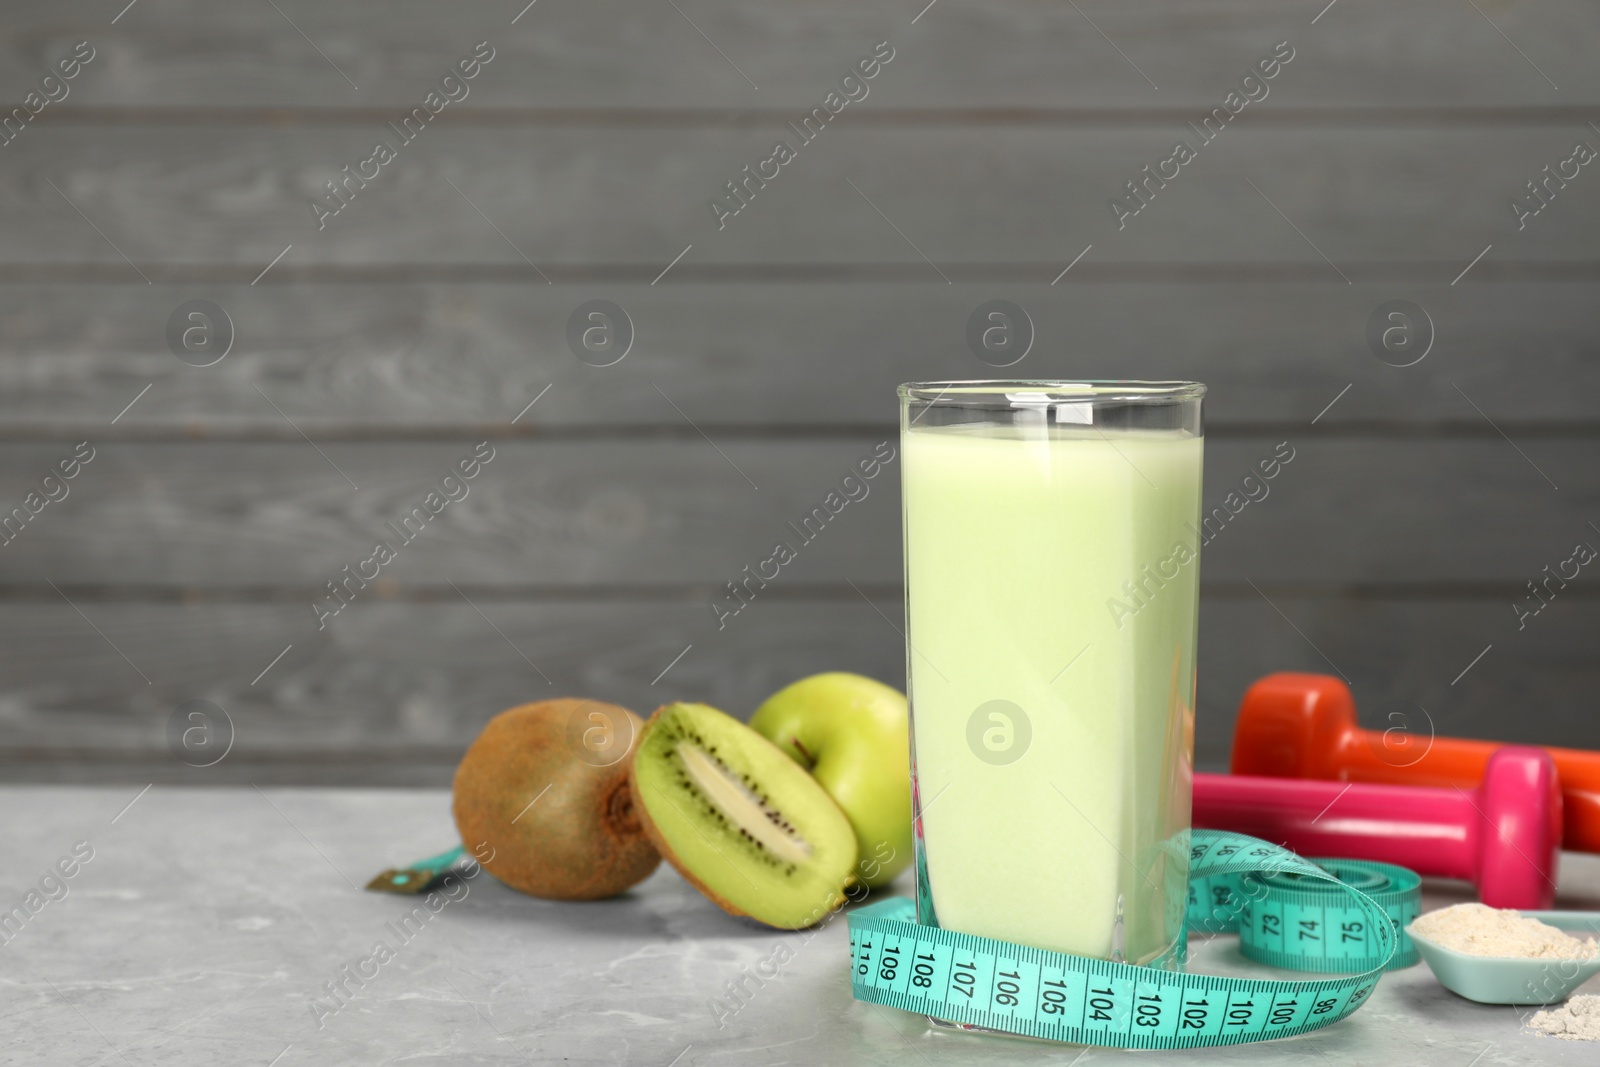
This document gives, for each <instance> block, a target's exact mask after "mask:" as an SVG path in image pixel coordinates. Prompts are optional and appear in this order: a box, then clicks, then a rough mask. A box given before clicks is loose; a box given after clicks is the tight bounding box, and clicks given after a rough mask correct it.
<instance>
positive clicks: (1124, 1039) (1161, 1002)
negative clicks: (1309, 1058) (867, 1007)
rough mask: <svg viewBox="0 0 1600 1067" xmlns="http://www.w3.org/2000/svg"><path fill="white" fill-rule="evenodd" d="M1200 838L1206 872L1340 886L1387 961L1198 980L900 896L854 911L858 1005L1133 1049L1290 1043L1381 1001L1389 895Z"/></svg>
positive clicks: (1274, 852) (1304, 864) (1231, 843)
mask: <svg viewBox="0 0 1600 1067" xmlns="http://www.w3.org/2000/svg"><path fill="white" fill-rule="evenodd" d="M1192 844H1193V846H1194V851H1193V856H1194V862H1193V864H1192V867H1191V870H1192V876H1193V877H1194V878H1195V879H1204V878H1215V877H1218V876H1224V875H1234V874H1244V873H1249V872H1255V873H1267V874H1270V875H1275V876H1280V877H1281V876H1283V875H1293V876H1294V880H1295V882H1296V883H1297V884H1298V885H1299V886H1304V887H1308V888H1309V884H1310V883H1318V888H1319V889H1320V888H1321V883H1327V884H1328V886H1329V888H1330V889H1331V888H1336V889H1337V890H1338V891H1339V892H1341V893H1343V894H1345V895H1346V896H1347V897H1348V900H1347V901H1346V903H1347V904H1348V905H1349V907H1350V909H1351V910H1352V911H1353V912H1355V913H1357V914H1359V915H1360V916H1361V918H1362V921H1363V923H1364V925H1365V927H1366V929H1367V930H1369V931H1372V936H1373V937H1374V939H1375V940H1376V942H1377V944H1376V945H1375V946H1374V947H1376V948H1378V950H1379V951H1378V953H1377V955H1376V957H1375V958H1366V959H1360V960H1355V959H1352V960H1349V961H1347V964H1346V965H1347V966H1349V969H1351V970H1355V969H1356V968H1360V970H1361V973H1359V974H1345V975H1341V976H1338V977H1329V978H1323V979H1287V980H1275V979H1243V978H1225V977H1221V976H1216V975H1205V974H1189V973H1184V972H1180V971H1167V970H1160V969H1157V968H1153V967H1141V966H1135V965H1132V964H1124V963H1115V962H1112V961H1109V960H1100V959H1091V958H1088V957H1083V956H1072V955H1068V954H1066V953H1061V952H1051V951H1048V950H1045V949H1038V948H1033V947H1030V946H1025V945H1015V944H1011V943H1009V942H1004V941H996V940H993V939H991V938H984V937H975V936H973V935H971V934H963V933H959V932H956V931H952V930H943V929H939V928H937V927H932V926H923V925H920V924H918V923H917V922H916V914H915V909H914V907H913V905H912V903H911V901H909V900H906V899H904V898H897V899H893V900H886V901H883V902H881V903H878V904H873V905H871V906H869V907H866V908H861V909H858V910H857V911H855V912H852V913H851V914H850V916H849V923H850V957H851V976H850V977H851V987H852V990H853V992H854V994H855V996H856V998H857V999H859V1000H864V1001H869V1002H871V1003H874V1004H884V1005H888V1006H891V1007H895V1008H900V1009H903V1010H905V1011H912V1012H918V1013H921V1014H925V1015H928V1016H932V1017H933V1018H936V1019H940V1020H944V1021H948V1022H951V1023H955V1024H958V1025H961V1026H966V1027H974V1028H981V1029H989V1030H995V1031H1000V1032H1003V1033H1009V1034H1019V1035H1023V1036H1028V1037H1039V1038H1046V1039H1052V1040H1058V1041H1069V1042H1076V1043H1080V1044H1087V1045H1102V1046H1112V1047H1120V1048H1195V1047H1201V1046H1206V1045H1228V1044H1239V1043H1243V1042H1248V1041H1262V1040H1269V1039H1272V1038H1277V1037H1288V1036H1291V1035H1294V1034H1299V1033H1305V1032H1306V1031H1309V1030H1315V1029H1317V1028H1319V1027H1322V1026H1326V1025H1328V1024H1329V1023H1332V1022H1336V1021H1338V1020H1340V1019H1343V1018H1345V1017H1346V1016H1348V1015H1349V1014H1350V1013H1351V1012H1353V1011H1355V1010H1356V1008H1358V1007H1360V1005H1361V1004H1362V1003H1363V1002H1364V1001H1365V1000H1366V999H1367V997H1368V996H1370V995H1371V993H1372V991H1373V989H1375V988H1376V987H1377V984H1378V979H1379V978H1380V977H1381V976H1382V974H1383V970H1384V967H1385V966H1386V965H1387V964H1388V963H1389V962H1390V960H1391V959H1392V958H1393V956H1394V954H1395V950H1396V948H1397V945H1398V942H1399V935H1398V934H1397V932H1396V931H1395V929H1394V926H1393V923H1392V921H1391V918H1390V916H1389V915H1387V914H1385V911H1384V908H1383V907H1382V906H1381V905H1380V904H1379V903H1377V902H1376V901H1374V900H1372V899H1371V898H1369V897H1368V896H1366V895H1365V894H1364V893H1362V892H1361V890H1359V889H1356V888H1354V887H1353V886H1351V885H1350V884H1349V883H1347V882H1341V881H1339V879H1338V878H1337V877H1335V876H1334V875H1333V874H1330V873H1328V872H1327V871H1324V870H1322V869H1321V868H1319V867H1317V866H1316V865H1314V864H1312V863H1310V862H1309V861H1307V860H1303V859H1301V858H1300V857H1298V856H1296V855H1294V854H1293V853H1292V852H1288V851H1286V850H1284V849H1281V848H1278V847H1276V846H1274V845H1270V844H1268V843H1266V842H1263V841H1257V840H1256V839H1254V838H1250V837H1245V836H1243V835H1240V834H1231V833H1223V832H1220V831H1209V830H1196V831H1194V832H1193V837H1192ZM1274 880H1275V881H1276V880H1278V879H1274ZM1252 903H1258V902H1252Z"/></svg>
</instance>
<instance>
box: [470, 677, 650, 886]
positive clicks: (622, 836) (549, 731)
mask: <svg viewBox="0 0 1600 1067" xmlns="http://www.w3.org/2000/svg"><path fill="white" fill-rule="evenodd" d="M596 714H598V715H600V716H602V717H603V719H604V720H605V721H608V722H609V723H610V724H611V726H612V727H613V732H614V734H615V737H614V740H613V742H612V744H613V745H614V746H615V749H616V750H615V752H609V751H608V752H604V753H602V754H600V755H595V754H593V753H589V754H585V753H584V752H583V750H582V748H581V743H580V739H581V738H582V737H584V736H585V734H584V729H585V725H584V724H585V723H587V722H588V721H589V720H590V719H591V717H592V716H593V715H596ZM597 721H598V720H597ZM642 726H643V723H642V721H641V720H640V719H639V717H638V716H637V715H635V714H634V713H633V712H631V711H628V710H627V709H626V708H621V707H618V706H616V705H614V704H603V703H600V702H599V701H593V700H579V699H573V698H563V699H557V700H545V701H540V702H538V703H536V704H523V705H520V706H518V707H514V708H511V709H509V710H507V711H503V712H501V713H500V714H499V715H496V716H495V717H494V718H493V719H491V720H489V723H488V725H486V726H485V727H484V728H483V732H482V733H481V734H479V735H478V738H477V740H475V741H473V743H472V745H471V746H470V747H469V748H468V749H467V753H466V755H465V756H463V757H462V760H461V764H460V765H459V766H458V767H457V768H456V776H455V785H454V804H453V809H454V814H455V821H456V829H457V831H459V833H460V834H461V840H462V843H463V844H465V845H466V846H467V849H468V851H469V852H471V853H473V854H474V855H475V856H478V857H479V859H480V861H481V862H482V863H483V866H484V867H485V868H487V869H488V871H489V873H490V874H492V875H494V876H495V877H496V878H498V879H499V880H500V881H502V882H504V883H505V884H506V885H509V886H511V887H512V888H513V889H517V890H521V891H522V892H524V893H527V894H529V895H530V896H535V897H543V898H545V899H548V900H602V899H604V898H606V897H613V896H616V895H617V894H618V893H621V892H623V891H624V890H626V889H628V888H630V887H631V886H634V885H637V884H638V883H639V882H641V881H643V880H644V879H645V878H647V877H649V875H650V873H651V872H652V871H654V870H655V869H656V866H657V865H658V864H659V863H660V862H661V856H660V854H659V853H658V852H657V851H656V849H655V846H654V845H653V844H652V843H651V841H650V838H649V837H648V836H647V835H646V832H645V828H644V821H643V820H642V819H640V817H639V811H638V808H637V807H636V805H635V802H634V797H633V793H632V790H631V788H630V786H629V781H630V779H631V778H632V777H633V774H632V770H633V754H634V751H635V750H636V749H637V748H638V744H639V736H640V733H641V731H642ZM624 743H626V746H627V747H626V749H623V748H622V745H623V744H624ZM546 786H549V789H548V790H547V791H544V790H545V787H546ZM541 791H544V792H543V795H542V796H541V795H540V793H541ZM535 797H538V801H537V802H536V803H534V804H533V805H532V806H531V807H530V806H529V802H530V801H532V800H534V798H535Z"/></svg>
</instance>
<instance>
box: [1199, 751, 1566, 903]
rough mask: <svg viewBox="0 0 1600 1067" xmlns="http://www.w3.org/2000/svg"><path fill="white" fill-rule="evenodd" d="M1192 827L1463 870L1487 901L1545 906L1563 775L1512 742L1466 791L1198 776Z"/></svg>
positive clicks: (1426, 870)
mask: <svg viewBox="0 0 1600 1067" xmlns="http://www.w3.org/2000/svg"><path fill="white" fill-rule="evenodd" d="M1194 825H1195V826H1198V827H1204V828H1207V829H1213V830H1233V831H1236V832H1238V833H1242V834H1250V835H1251V836H1252V837H1260V838H1264V839H1265V840H1267V841H1271V842H1273V843H1275V844H1281V845H1284V846H1286V847H1288V848H1291V849H1294V850H1295V851H1296V852H1299V853H1300V854H1301V855H1306V856H1339V857H1344V858H1348V859H1363V860H1377V861H1379V862H1383V863H1394V864H1398V865H1400V866H1402V867H1409V868H1411V869H1412V870H1414V871H1416V872H1417V873H1418V874H1423V875H1432V876H1436V877H1441V878H1462V879H1465V880H1466V881H1469V882H1471V883H1472V884H1473V885H1475V886H1477V887H1478V897H1479V899H1480V900H1482V901H1483V902H1484V903H1485V904H1487V905H1489V906H1490V907H1493V908H1536V909H1537V908H1548V907H1550V905H1551V903H1552V902H1553V900H1554V898H1555V891H1556V886H1555V881H1556V860H1557V857H1558V855H1559V852H1560V848H1561V783H1560V781H1559V780H1558V779H1557V777H1556V768H1555V764H1554V763H1553V762H1552V761H1551V759H1550V757H1549V755H1548V754H1546V753H1545V751H1544V750H1543V749H1538V748H1524V747H1520V746H1509V745H1508V746H1506V747H1503V748H1500V749H1497V750H1496V751H1495V753H1494V755H1492V756H1491V757H1489V764H1488V767H1487V769H1486V771H1485V773H1484V776H1483V781H1482V783H1481V784H1479V785H1478V787H1477V788H1475V789H1472V790H1470V791H1468V790H1462V789H1428V788H1422V787H1418V786H1404V785H1370V784H1367V783H1364V782H1317V781H1305V780H1301V779H1292V778H1255V777H1247V776H1244V775H1233V774H1196V775H1195V776H1194Z"/></svg>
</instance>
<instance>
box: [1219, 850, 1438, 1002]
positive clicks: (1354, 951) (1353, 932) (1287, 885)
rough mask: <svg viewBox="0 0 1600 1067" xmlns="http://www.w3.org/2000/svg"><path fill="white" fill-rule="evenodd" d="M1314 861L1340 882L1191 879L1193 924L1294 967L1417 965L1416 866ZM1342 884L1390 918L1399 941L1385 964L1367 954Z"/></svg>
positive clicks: (1249, 952) (1248, 954) (1261, 957)
mask: <svg viewBox="0 0 1600 1067" xmlns="http://www.w3.org/2000/svg"><path fill="white" fill-rule="evenodd" d="M1310 862H1311V863H1314V864H1316V865H1317V866H1318V867H1320V868H1322V869H1323V870H1324V871H1326V872H1328V874H1331V875H1333V877H1334V878H1336V879H1338V886H1337V887H1336V886H1335V884H1334V883H1332V882H1329V881H1328V880H1327V879H1325V878H1307V877H1306V876H1304V875H1302V874H1296V873H1293V872H1283V873H1278V874H1274V873H1267V874H1224V875H1214V876H1212V877H1200V878H1192V879H1190V881H1189V908H1188V922H1189V929H1190V930H1199V931H1202V932H1204V933H1212V934H1223V933H1237V934H1238V935H1239V952H1240V953H1241V954H1242V955H1244V957H1245V958H1246V959H1251V960H1255V961H1256V962H1258V963H1265V964H1268V965H1270V966H1273V967H1282V968H1284V969H1286V970H1291V971H1337V972H1340V973H1344V974H1349V973H1351V972H1355V971H1365V970H1370V969H1371V968H1373V967H1377V966H1384V967H1385V969H1386V970H1391V971H1398V970H1401V969H1402V968H1405V967H1413V966H1415V965H1416V963H1417V959H1418V956H1417V947H1416V945H1414V944H1412V942H1411V937H1410V935H1408V934H1407V933H1406V927H1407V926H1408V925H1410V923H1411V920H1413V919H1415V918H1416V917H1417V916H1418V915H1420V914H1421V913H1422V879H1421V878H1419V877H1418V876H1417V875H1416V873H1415V872H1414V871H1408V870H1406V868H1404V867H1396V866H1395V865H1394V864H1392V863H1374V862H1372V861H1369V860H1345V859H1312V860H1310ZM1343 886H1348V887H1350V888H1353V889H1357V890H1359V891H1360V892H1362V893H1364V894H1365V895H1366V896H1367V897H1368V898H1370V899H1371V900H1372V901H1373V902H1374V903H1375V904H1377V905H1378V906H1379V907H1381V908H1383V910H1384V913H1385V914H1386V915H1387V916H1388V917H1389V925H1390V926H1391V927H1393V929H1394V931H1395V936H1396V938H1397V944H1396V947H1395V952H1394V956H1393V957H1392V958H1391V959H1390V960H1389V962H1388V963H1387V964H1386V965H1385V964H1383V963H1382V962H1381V961H1380V960H1379V959H1378V958H1377V957H1376V956H1374V955H1372V954H1371V953H1370V952H1369V947H1370V942H1369V941H1368V939H1367V938H1366V936H1365V933H1366V930H1365V919H1364V918H1363V916H1362V915H1361V912H1360V909H1358V908H1357V907H1355V906H1354V905H1353V904H1352V903H1351V902H1350V900H1349V899H1348V898H1347V896H1346V894H1345V893H1344V892H1342V891H1341V888H1339V887H1343Z"/></svg>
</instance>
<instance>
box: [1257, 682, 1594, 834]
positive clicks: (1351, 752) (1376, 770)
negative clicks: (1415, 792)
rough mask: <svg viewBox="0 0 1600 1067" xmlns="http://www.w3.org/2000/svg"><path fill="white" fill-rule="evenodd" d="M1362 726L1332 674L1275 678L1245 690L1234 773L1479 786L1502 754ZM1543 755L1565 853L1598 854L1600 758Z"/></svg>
mask: <svg viewBox="0 0 1600 1067" xmlns="http://www.w3.org/2000/svg"><path fill="white" fill-rule="evenodd" d="M1499 747H1500V743H1499V742H1495V741H1464V740H1460V739H1457V738H1449V737H1433V736H1431V735H1419V734H1413V733H1408V732H1406V731H1402V730H1398V729H1393V730H1385V731H1381V732H1380V731H1377V730H1363V729H1361V728H1360V727H1358V726H1357V725H1356V705H1355V701H1354V700H1352V699H1351V697H1350V687H1349V686H1347V685H1345V684H1344V682H1343V681H1341V680H1340V679H1338V678H1334V677H1331V676H1329V675H1326V674H1300V673H1295V672H1284V673H1281V674H1269V675H1267V676H1266V677H1265V678H1262V679H1261V680H1260V681H1258V682H1256V683H1255V684H1254V685H1252V686H1251V687H1250V688H1249V690H1247V691H1246V692H1245V695H1244V700H1243V701H1242V702H1240V704H1239V719H1238V722H1237V723H1235V725H1234V729H1233V762H1232V768H1231V769H1232V771H1233V773H1234V774H1259V775H1266V776H1268V777H1271V778H1326V779H1335V780H1338V781H1345V782H1388V783H1393V784H1396V785H1429V786H1459V787H1461V788H1463V789H1466V788H1470V787H1471V786H1473V785H1476V784H1477V783H1478V782H1479V781H1480V780H1481V779H1482V778H1483V775H1484V766H1485V765H1486V764H1487V762H1488V760H1489V756H1490V754H1491V753H1493V752H1494V751H1495V750H1496V749H1497V748H1499ZM1543 750H1544V751H1545V752H1548V753H1549V754H1550V757H1551V759H1553V760H1555V763H1556V771H1557V773H1558V774H1559V775H1560V778H1561V793H1562V801H1563V804H1564V808H1565V813H1566V814H1565V824H1566V825H1565V831H1564V844H1563V845H1562V847H1563V848H1567V849H1570V850H1572V851H1574V852H1600V752H1586V751H1583V750H1581V749H1575V748H1552V747H1548V746H1544V748H1543Z"/></svg>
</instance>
